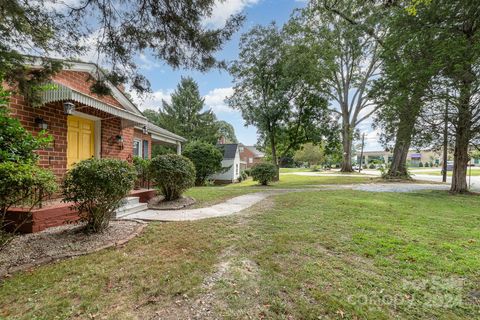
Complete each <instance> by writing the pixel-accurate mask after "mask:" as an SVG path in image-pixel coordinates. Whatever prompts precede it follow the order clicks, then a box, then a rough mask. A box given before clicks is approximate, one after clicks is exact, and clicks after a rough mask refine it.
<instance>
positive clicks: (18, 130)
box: [0, 79, 52, 163]
mask: <svg viewBox="0 0 480 320" xmlns="http://www.w3.org/2000/svg"><path fill="white" fill-rule="evenodd" d="M0 80H1V79H0ZM51 141H52V137H51V136H49V135H47V133H46V132H45V131H41V132H40V133H39V134H38V135H37V136H33V135H32V134H31V133H30V132H28V131H27V130H26V129H25V128H24V127H22V125H21V124H20V121H18V119H15V118H12V117H10V115H9V112H8V109H7V108H6V107H5V106H2V105H0V162H6V161H11V162H22V163H26V162H29V163H36V161H37V160H38V155H37V153H36V152H35V151H36V150H38V149H42V148H44V147H46V146H48V144H49V143H50V142H51Z"/></svg>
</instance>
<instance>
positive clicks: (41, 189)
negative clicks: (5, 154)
mask: <svg viewBox="0 0 480 320" xmlns="http://www.w3.org/2000/svg"><path fill="white" fill-rule="evenodd" d="M55 191H57V184H56V183H55V176H54V175H53V173H52V172H51V171H49V170H46V169H42V168H39V167H38V166H36V165H35V164H31V163H15V162H11V161H8V162H0V248H2V247H3V246H4V245H5V244H7V243H8V241H10V239H11V235H12V234H11V233H6V232H4V231H3V229H4V228H6V229H9V230H11V231H16V230H15V229H17V228H18V227H19V225H17V227H13V225H11V224H12V222H11V221H6V214H7V211H8V209H9V208H10V207H13V206H20V205H27V206H29V207H31V208H33V207H35V206H36V205H38V204H39V203H41V202H42V201H43V200H44V199H45V198H48V197H50V196H51V195H52V194H53V193H54V192H55Z"/></svg>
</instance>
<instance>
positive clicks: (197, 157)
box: [183, 141, 224, 186]
mask: <svg viewBox="0 0 480 320" xmlns="http://www.w3.org/2000/svg"><path fill="white" fill-rule="evenodd" d="M183 155H184V156H185V157H187V158H188V159H190V160H191V161H192V162H193V165H194V166H195V171H196V177H195V185H197V186H203V185H205V181H206V180H207V178H208V177H210V176H211V175H213V174H215V173H217V172H221V171H222V170H224V169H223V167H222V160H223V153H222V152H221V151H220V150H219V149H218V148H217V147H215V146H214V145H212V144H209V143H205V142H201V141H195V142H192V143H189V144H188V145H187V146H186V147H185V150H184V151H183Z"/></svg>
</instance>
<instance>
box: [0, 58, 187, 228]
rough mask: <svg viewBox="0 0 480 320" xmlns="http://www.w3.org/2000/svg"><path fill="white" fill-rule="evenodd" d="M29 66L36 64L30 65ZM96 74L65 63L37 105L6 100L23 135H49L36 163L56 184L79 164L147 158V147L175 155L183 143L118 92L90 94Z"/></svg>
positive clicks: (94, 69) (80, 65) (20, 99)
mask: <svg viewBox="0 0 480 320" xmlns="http://www.w3.org/2000/svg"><path fill="white" fill-rule="evenodd" d="M35 67H39V65H38V66H37V65H36V64H35V62H33V63H32V68H35ZM99 72H101V71H100V70H99V69H98V67H97V66H96V65H95V64H92V63H83V62H68V63H67V64H66V65H65V66H64V68H63V70H62V71H60V72H58V73H57V74H55V75H54V76H53V77H52V78H51V83H52V84H54V86H53V87H52V89H50V90H46V91H43V92H42V93H41V95H42V97H41V101H42V102H41V105H40V106H35V107H34V106H31V105H29V104H28V103H27V102H26V101H25V99H24V98H23V97H22V96H20V95H13V96H11V98H10V103H9V106H8V107H9V109H10V111H11V114H12V116H13V117H15V118H17V119H19V120H20V122H21V124H22V125H23V126H24V127H25V128H26V129H27V130H29V131H31V132H32V133H34V134H36V133H38V132H39V131H40V130H42V129H46V131H47V132H48V133H49V134H50V135H52V137H53V142H52V143H51V145H50V146H49V147H48V148H47V149H44V150H39V151H38V154H39V155H40V159H39V164H40V166H42V167H44V168H48V169H50V170H52V171H53V173H54V174H55V176H56V177H57V179H58V180H59V181H60V180H61V179H62V178H63V176H64V175H65V173H66V171H67V170H68V169H69V168H70V167H71V166H72V165H73V164H74V163H76V162H78V161H80V160H83V159H88V158H91V157H96V158H115V159H121V160H127V161H131V160H132V158H133V156H140V157H144V158H150V157H151V150H152V145H153V144H163V145H170V146H174V147H176V149H177V153H181V145H182V143H184V142H185V141H186V139H185V138H183V137H180V136H178V135H176V134H173V133H171V132H169V131H167V130H165V129H163V128H160V127H158V126H156V125H154V124H152V123H149V122H148V121H147V119H146V118H145V117H144V116H143V114H142V113H141V112H140V111H139V109H138V108H137V107H136V106H135V105H134V104H133V103H132V102H131V100H130V99H129V97H128V96H127V95H126V94H125V93H124V92H123V90H121V89H119V88H117V87H115V86H113V85H111V84H108V83H107V85H108V86H109V87H110V89H111V95H107V96H98V95H95V94H93V93H91V92H90V86H91V84H92V82H91V80H90V79H91V78H92V77H96V76H97V75H98V74H99ZM34 229H35V228H34ZM40 229H41V228H40ZM35 231H38V228H37V229H35Z"/></svg>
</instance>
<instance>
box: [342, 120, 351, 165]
mask: <svg viewBox="0 0 480 320" xmlns="http://www.w3.org/2000/svg"><path fill="white" fill-rule="evenodd" d="M342 144H343V156H342V168H341V169H340V171H341V172H353V169H352V133H351V130H350V125H349V124H348V123H345V121H344V123H343V125H342Z"/></svg>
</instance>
